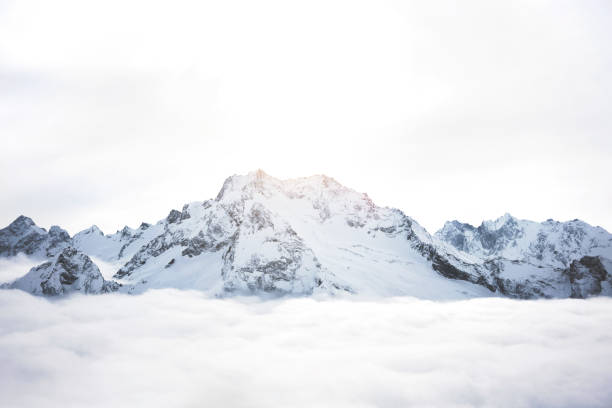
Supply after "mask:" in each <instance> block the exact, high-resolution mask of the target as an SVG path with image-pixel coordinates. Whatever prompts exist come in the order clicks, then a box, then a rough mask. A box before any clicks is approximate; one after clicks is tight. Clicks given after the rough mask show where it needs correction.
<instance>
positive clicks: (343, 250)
mask: <svg viewBox="0 0 612 408" xmlns="http://www.w3.org/2000/svg"><path fill="white" fill-rule="evenodd" d="M18 254H23V255H24V256H27V257H29V258H31V259H36V260H40V261H41V262H42V263H41V265H39V266H36V267H34V268H32V269H31V270H30V271H24V276H22V277H21V278H18V279H17V280H15V281H14V282H11V283H7V284H4V285H3V286H2V287H3V288H15V289H21V290H26V291H28V292H30V293H33V294H37V295H49V296H53V295H63V294H68V293H72V292H82V293H107V292H114V291H119V292H125V293H141V292H143V291H146V290H147V289H151V288H178V289H195V290H201V291H204V292H207V293H208V294H210V295H213V296H229V295H234V294H257V295H262V296H280V295H302V296H304V295H306V296H308V295H334V296H337V295H343V294H345V295H360V296H403V295H407V296H415V297H418V298H424V299H458V298H470V297H481V296H506V297H512V298H524V299H528V298H566V297H574V298H586V297H590V296H596V295H608V296H609V295H612V234H610V233H608V232H607V231H606V230H604V229H603V228H601V227H593V226H591V225H589V224H587V223H585V222H583V221H580V220H573V221H568V222H558V221H553V220H547V221H545V222H541V223H539V222H534V221H527V220H519V219H517V218H515V217H512V216H511V215H509V214H505V215H504V216H502V217H500V218H498V219H496V220H493V221H484V222H483V223H482V224H481V225H480V226H477V227H476V226H472V225H470V224H466V223H462V222H459V221H450V222H447V223H446V224H445V225H444V227H443V228H442V229H441V230H440V231H438V232H436V233H435V234H433V235H431V234H429V233H428V232H427V231H426V230H425V229H424V228H423V227H421V226H420V225H419V224H418V222H416V221H415V220H414V219H412V218H410V217H409V216H407V215H405V214H404V213H403V212H402V211H400V210H398V209H394V208H387V207H379V206H377V205H376V204H374V202H373V201H372V200H371V199H370V198H369V197H368V195H367V194H362V193H358V192H356V191H354V190H351V189H349V188H347V187H344V186H342V185H341V184H340V183H338V182H337V181H336V180H334V179H333V178H330V177H327V176H323V175H317V176H311V177H305V178H298V179H290V180H279V179H276V178H274V177H271V176H269V175H267V174H266V173H264V172H263V171H261V170H257V171H255V172H251V173H249V174H247V175H235V176H232V177H229V178H228V179H227V180H226V181H225V182H224V184H223V187H222V188H221V191H220V192H219V194H218V195H217V197H216V198H214V199H209V200H206V201H196V202H192V203H189V204H185V205H184V206H183V208H182V209H181V210H180V211H179V210H176V209H173V210H171V211H170V212H169V214H168V215H167V216H166V217H165V218H163V219H161V220H160V221H158V222H157V223H155V224H148V223H142V224H141V225H140V226H139V227H138V228H136V229H133V228H129V227H127V226H126V227H125V228H123V229H122V230H120V231H117V232H116V233H114V234H109V235H105V234H104V233H103V232H102V231H101V230H100V229H99V228H98V227H96V226H92V227H90V228H88V229H86V230H84V231H81V232H79V233H77V234H75V235H74V236H73V237H71V236H70V235H69V234H68V232H66V231H65V230H63V229H61V228H60V227H57V226H53V227H51V228H50V229H49V231H47V230H45V229H43V228H40V227H38V226H37V225H36V224H35V223H34V222H33V221H32V220H31V219H30V218H28V217H25V216H19V217H18V218H17V219H16V220H15V221H13V222H12V223H11V224H10V225H9V226H7V227H6V228H4V229H2V230H0V257H9V258H10V257H14V256H16V255H18ZM96 262H98V263H100V264H102V263H104V265H105V266H106V268H105V269H109V268H110V270H111V271H112V276H110V275H106V276H103V274H102V272H101V271H100V269H99V267H98V266H97V265H96ZM1 273H2V271H0V274H1Z"/></svg>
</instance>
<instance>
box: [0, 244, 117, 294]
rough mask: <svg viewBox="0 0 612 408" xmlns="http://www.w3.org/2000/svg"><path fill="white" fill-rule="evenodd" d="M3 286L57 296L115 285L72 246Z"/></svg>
mask: <svg viewBox="0 0 612 408" xmlns="http://www.w3.org/2000/svg"><path fill="white" fill-rule="evenodd" d="M3 287H4V288H11V289H21V290H24V291H26V292H30V293H32V294H34V295H48V296H60V295H66V294H69V293H73V292H80V293H86V294H99V293H106V292H112V291H115V290H117V289H119V287H120V285H119V284H118V283H116V282H112V281H105V280H104V278H103V277H102V274H101V273H100V270H99V269H98V267H97V266H96V265H95V264H94V263H93V262H92V261H91V259H90V258H89V257H88V256H87V255H85V254H83V253H82V252H79V251H78V250H76V249H75V248H72V247H68V248H64V249H63V250H62V252H60V253H59V254H58V255H57V257H56V258H55V259H54V260H53V261H51V262H45V263H43V264H41V265H39V266H36V267H34V268H32V269H31V270H30V271H29V272H28V273H27V274H26V275H25V276H23V277H21V278H19V279H17V280H16V281H15V282H13V283H11V284H7V285H4V286H3Z"/></svg>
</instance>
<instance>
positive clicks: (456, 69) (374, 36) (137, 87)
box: [0, 0, 612, 233]
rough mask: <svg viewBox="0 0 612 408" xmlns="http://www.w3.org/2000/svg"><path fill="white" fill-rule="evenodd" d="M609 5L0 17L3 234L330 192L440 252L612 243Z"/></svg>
mask: <svg viewBox="0 0 612 408" xmlns="http://www.w3.org/2000/svg"><path fill="white" fill-rule="evenodd" d="M611 38H612V2H610V1H585V0H580V1H578V0H576V1H537V0H530V1H512V2H506V1H490V0H489V1H484V0H483V1H472V2H469V1H466V2H456V1H421V2H409V1H396V2H394V1H381V0H376V1H332V0H325V1H320V2H319V1H312V0H311V1H303V2H296V1H276V2H268V1H244V2H240V1H218V2H204V1H193V2H189V1H176V0H175V1H171V2H170V1H168V2H164V3H162V2H150V1H147V2H134V1H126V0H122V1H100V2H84V1H52V2H51V1H40V2H38V1H28V0H20V1H19V2H11V1H8V2H7V1H2V0H0V137H1V140H2V145H1V146H2V148H1V149H0V191H1V194H2V200H0V225H1V226H4V225H6V224H8V223H9V222H11V221H12V220H13V219H14V218H16V217H17V216H18V215H19V214H25V215H28V216H30V217H32V218H33V219H34V220H35V221H36V222H37V223H38V224H39V225H41V226H43V227H49V226H50V225H53V224H58V225H60V226H62V227H64V228H66V229H67V230H68V231H69V232H70V233H75V232H78V231H79V230H81V229H84V228H86V227H88V226H90V225H91V224H97V225H98V226H99V227H101V228H102V229H103V230H104V231H105V232H107V233H109V232H114V231H115V230H117V229H119V228H121V227H123V225H125V224H127V225H130V226H133V227H136V226H138V225H139V224H140V222H141V221H147V222H155V221H157V220H159V219H160V218H163V217H165V216H166V215H167V213H168V212H169V210H170V209H172V208H177V209H180V208H181V207H182V205H183V204H184V203H187V202H190V201H195V200H205V199H208V198H213V197H214V196H215V195H216V194H217V192H218V191H219V189H220V188H221V185H222V183H223V180H224V179H225V178H226V177H228V176H230V175H232V174H242V173H247V172H249V171H251V170H255V169H257V168H262V169H264V170H265V171H266V172H267V173H268V174H270V175H272V176H275V177H278V178H290V177H299V176H308V175H312V174H321V173H323V174H327V175H329V176H331V177H334V178H335V179H337V180H338V181H339V182H341V183H342V184H344V185H346V186H347V187H351V188H353V189H355V190H358V191H361V192H367V193H368V194H369V195H370V197H371V198H372V199H373V200H374V202H375V203H377V204H379V205H386V206H391V207H396V208H400V209H401V210H403V211H404V212H405V213H406V214H408V215H410V216H411V217H413V218H415V219H416V220H417V221H419V222H420V223H421V224H423V225H424V226H425V227H426V228H427V229H428V230H429V231H430V232H432V233H433V232H434V231H435V230H437V229H438V228H440V227H441V226H442V225H443V223H444V221H445V220H450V219H459V220H462V221H466V222H470V223H472V224H479V223H480V222H481V221H482V220H483V219H491V218H496V217H498V216H500V215H502V214H503V213H505V212H509V213H511V214H513V215H515V216H518V217H520V218H526V219H533V220H536V221H542V220H545V219H547V218H554V219H558V220H562V221H563V220H568V219H573V218H580V219H583V220H585V221H586V222H589V223H591V224H593V225H601V226H603V227H604V228H606V229H607V230H609V231H610V230H612V211H610V210H611V209H612V183H611V182H610V173H611V172H610V167H611V166H610V162H611V160H610V159H611V158H612V76H611V73H612V49H611V45H610V44H611V43H612V42H611V41H610V40H611Z"/></svg>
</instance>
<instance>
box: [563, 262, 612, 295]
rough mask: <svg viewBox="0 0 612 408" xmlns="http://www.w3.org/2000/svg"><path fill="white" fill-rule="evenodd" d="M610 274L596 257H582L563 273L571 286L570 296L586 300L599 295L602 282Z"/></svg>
mask: <svg viewBox="0 0 612 408" xmlns="http://www.w3.org/2000/svg"><path fill="white" fill-rule="evenodd" d="M610 272H612V271H610ZM610 272H609V271H607V270H606V267H605V266H604V265H603V263H602V261H601V258H600V257H598V256H583V257H582V258H581V259H580V260H576V261H573V262H572V263H571V264H570V266H569V268H568V269H567V270H566V271H565V273H566V274H567V275H568V277H569V281H570V284H571V290H572V292H571V295H570V296H571V297H573V298H586V297H589V296H594V295H599V294H600V293H601V292H602V282H606V281H607V280H608V279H609V278H610V276H611V275H610Z"/></svg>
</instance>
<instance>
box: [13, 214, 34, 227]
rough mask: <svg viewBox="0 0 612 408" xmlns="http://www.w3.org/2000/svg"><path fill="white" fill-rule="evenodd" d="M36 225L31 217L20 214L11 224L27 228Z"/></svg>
mask: <svg viewBox="0 0 612 408" xmlns="http://www.w3.org/2000/svg"><path fill="white" fill-rule="evenodd" d="M34 225H36V223H34V221H33V220H32V219H31V218H30V217H26V216H25V215H20V216H19V217H17V218H15V220H14V221H13V222H11V223H10V224H9V227H11V228H13V227H14V228H27V227H31V226H34Z"/></svg>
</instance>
